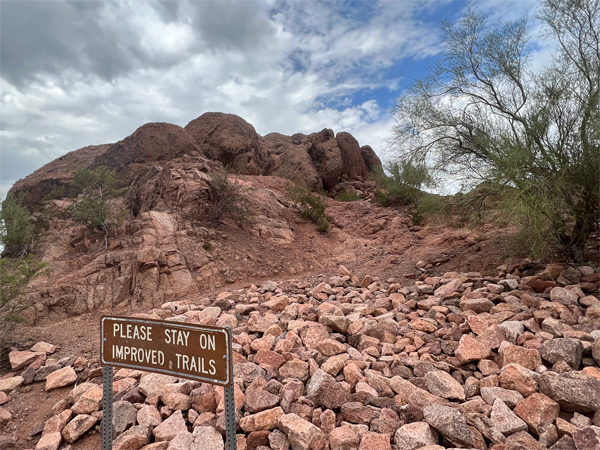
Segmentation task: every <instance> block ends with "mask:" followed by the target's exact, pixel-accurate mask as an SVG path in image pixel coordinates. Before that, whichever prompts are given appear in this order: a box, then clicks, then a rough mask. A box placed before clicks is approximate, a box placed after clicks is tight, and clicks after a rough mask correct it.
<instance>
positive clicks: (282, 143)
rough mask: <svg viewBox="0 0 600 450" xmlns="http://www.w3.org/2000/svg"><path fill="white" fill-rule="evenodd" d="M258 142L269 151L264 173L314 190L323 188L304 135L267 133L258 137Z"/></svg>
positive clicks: (310, 144) (308, 141)
mask: <svg viewBox="0 0 600 450" xmlns="http://www.w3.org/2000/svg"><path fill="white" fill-rule="evenodd" d="M260 144H261V146H262V147H263V148H265V149H266V150H267V151H268V152H269V164H268V165H267V168H266V171H265V175H273V176H276V177H281V178H286V179H288V180H291V181H293V182H294V183H296V184H300V185H302V186H304V187H307V188H310V189H314V190H315V191H320V190H321V189H323V180H322V179H321V175H320V174H319V172H318V171H317V169H316V168H315V166H314V164H313V161H312V159H311V157H310V155H309V153H308V150H309V149H310V147H311V146H312V142H311V141H310V140H309V139H308V138H307V137H306V136H304V135H303V134H295V135H294V136H292V137H290V136H285V135H283V134H279V133H269V134H267V135H266V136H265V137H263V138H261V139H260Z"/></svg>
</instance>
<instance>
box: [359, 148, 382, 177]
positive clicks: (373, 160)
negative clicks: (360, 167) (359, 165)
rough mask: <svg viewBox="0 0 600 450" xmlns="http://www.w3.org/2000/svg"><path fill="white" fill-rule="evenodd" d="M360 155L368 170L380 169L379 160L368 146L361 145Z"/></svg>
mask: <svg viewBox="0 0 600 450" xmlns="http://www.w3.org/2000/svg"><path fill="white" fill-rule="evenodd" d="M360 155H361V156H362V158H363V160H364V161H365V164H366V165H367V168H368V169H369V170H371V171H373V170H374V169H375V168H376V167H381V160H380V159H379V157H378V156H377V154H376V153H375V151H374V150H373V149H372V148H371V146H370V145H363V146H362V147H361V148H360Z"/></svg>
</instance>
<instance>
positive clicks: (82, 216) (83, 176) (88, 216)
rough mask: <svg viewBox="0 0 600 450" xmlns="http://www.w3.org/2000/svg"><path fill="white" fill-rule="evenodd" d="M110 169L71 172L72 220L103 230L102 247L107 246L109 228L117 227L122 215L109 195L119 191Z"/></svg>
mask: <svg viewBox="0 0 600 450" xmlns="http://www.w3.org/2000/svg"><path fill="white" fill-rule="evenodd" d="M116 185H117V179H116V177H115V172H114V170H110V169H108V168H106V167H104V166H101V167H98V168H97V169H94V170H91V169H87V168H83V169H78V170H76V171H74V172H73V178H72V181H71V186H70V192H71V196H72V197H73V200H74V203H73V207H72V214H73V219H74V220H75V221H77V222H80V223H84V224H87V225H89V226H91V227H92V228H95V229H97V230H100V231H103V232H104V246H105V247H107V246H108V234H109V231H110V229H111V228H114V227H115V226H118V224H119V222H120V219H121V217H122V212H121V213H119V212H117V211H116V209H115V205H114V201H113V200H112V198H113V197H115V196H116V195H118V194H119V191H118V190H116V188H115V186H116Z"/></svg>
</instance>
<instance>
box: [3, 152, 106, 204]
mask: <svg viewBox="0 0 600 450" xmlns="http://www.w3.org/2000/svg"><path fill="white" fill-rule="evenodd" d="M111 145H112V144H103V145H88V146H87V147H83V148H80V149H78V150H74V151H72V152H69V153H67V154H66V155H63V156H60V157H58V158H56V159H55V160H54V161H51V162H49V163H48V164H45V165H43V166H42V167H40V168H39V169H38V170H36V171H35V172H33V173H32V174H31V175H28V176H26V177H25V178H21V179H20V180H18V181H17V182H16V183H15V184H14V185H13V186H12V188H11V189H10V191H9V193H17V192H25V193H27V197H26V199H25V201H26V203H27V204H28V205H29V206H30V207H31V208H32V209H33V207H34V205H36V204H38V203H39V202H40V201H41V200H42V198H43V197H44V196H46V195H48V194H49V193H50V192H51V191H52V189H53V188H54V187H55V186H57V187H59V188H62V189H64V188H66V187H68V185H69V183H70V182H71V174H72V173H73V171H74V170H76V169H78V168H81V167H90V166H91V165H92V163H93V162H94V159H95V158H97V157H98V156H100V155H102V154H104V153H105V152H106V151H107V150H108V149H109V148H110V147H111ZM64 193H65V195H67V194H68V192H64Z"/></svg>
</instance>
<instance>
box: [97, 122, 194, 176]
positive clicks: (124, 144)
mask: <svg viewBox="0 0 600 450" xmlns="http://www.w3.org/2000/svg"><path fill="white" fill-rule="evenodd" d="M184 154H187V155H189V156H199V155H201V151H200V148H199V147H198V145H197V143H196V141H194V139H193V138H192V137H191V136H190V135H189V134H188V133H186V131H185V130H184V129H183V128H181V127H180V126H177V125H172V124H170V123H147V124H146V125H142V126H141V127H139V128H138V129H137V130H135V132H134V133H133V134H132V135H130V136H127V137H126V138H125V139H123V140H122V141H119V142H117V143H116V144H113V145H111V146H110V148H109V149H108V150H107V151H106V152H104V153H103V154H101V155H98V156H97V157H96V158H94V161H93V163H92V164H91V165H90V166H91V167H90V168H92V169H94V168H96V167H99V166H106V167H108V168H109V169H112V170H114V171H115V172H116V174H117V177H118V178H119V179H121V180H123V184H124V185H129V183H130V181H131V179H132V178H133V177H134V176H135V175H137V174H138V173H141V172H145V171H146V165H147V164H149V163H153V162H158V161H170V160H172V159H174V158H177V157H180V156H183V155H184Z"/></svg>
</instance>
